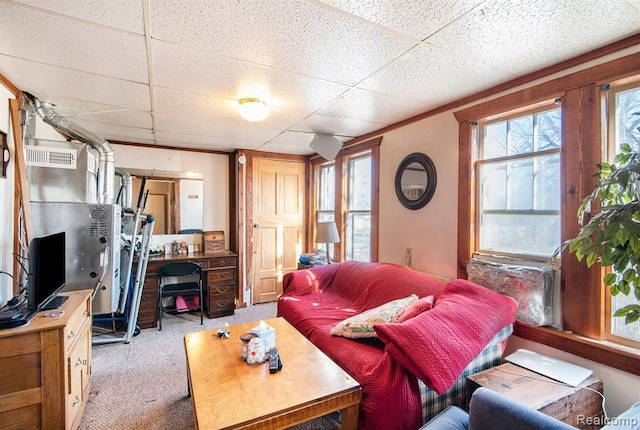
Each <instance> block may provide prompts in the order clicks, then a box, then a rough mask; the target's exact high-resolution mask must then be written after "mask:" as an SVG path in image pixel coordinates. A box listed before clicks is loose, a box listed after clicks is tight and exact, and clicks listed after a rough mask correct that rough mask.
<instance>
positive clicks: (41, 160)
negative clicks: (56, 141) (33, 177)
mask: <svg viewBox="0 0 640 430" xmlns="http://www.w3.org/2000/svg"><path fill="white" fill-rule="evenodd" d="M24 150H25V162H26V165H27V166H36V167H53V168H57V169H74V170H75V169H76V164H77V162H78V151H77V150H76V149H64V148H46V147H41V146H33V145H25V146H24Z"/></svg>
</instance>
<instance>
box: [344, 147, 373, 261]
mask: <svg viewBox="0 0 640 430" xmlns="http://www.w3.org/2000/svg"><path fill="white" fill-rule="evenodd" d="M347 181H348V184H349V186H348V188H347V204H346V210H345V220H346V223H345V225H346V229H345V232H346V234H345V256H346V259H347V260H356V261H365V262H368V261H371V154H370V153H366V154H364V155H360V156H358V157H354V158H351V159H349V160H348V161H347Z"/></svg>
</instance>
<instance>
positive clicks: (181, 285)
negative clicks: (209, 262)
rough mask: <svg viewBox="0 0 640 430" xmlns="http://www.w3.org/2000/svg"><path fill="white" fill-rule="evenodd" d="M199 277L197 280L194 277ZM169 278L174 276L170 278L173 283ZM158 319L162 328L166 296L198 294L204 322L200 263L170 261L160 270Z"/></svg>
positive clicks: (201, 320) (199, 307)
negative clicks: (168, 281)
mask: <svg viewBox="0 0 640 430" xmlns="http://www.w3.org/2000/svg"><path fill="white" fill-rule="evenodd" d="M186 276H189V277H190V279H185V280H183V281H181V280H180V279H175V278H184V277H186ZM195 277H197V280H194V278H195ZM167 278H174V279H172V280H170V281H171V282H173V283H167ZM158 281H159V282H158V288H159V294H158V321H159V322H160V330H162V314H163V311H164V305H163V304H162V299H164V298H165V297H174V298H176V297H178V296H195V295H197V296H198V298H199V299H200V301H199V302H198V307H197V308H196V309H198V310H199V311H200V325H202V324H203V323H204V321H203V318H202V306H203V297H202V295H203V294H202V267H200V265H199V264H198V263H194V262H192V261H181V262H175V263H168V264H165V265H164V266H162V268H161V269H160V270H159V271H158Z"/></svg>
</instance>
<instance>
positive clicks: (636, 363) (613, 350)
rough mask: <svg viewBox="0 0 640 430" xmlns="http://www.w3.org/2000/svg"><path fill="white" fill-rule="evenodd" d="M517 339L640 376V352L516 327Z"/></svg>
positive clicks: (570, 335)
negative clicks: (536, 343)
mask: <svg viewBox="0 0 640 430" xmlns="http://www.w3.org/2000/svg"><path fill="white" fill-rule="evenodd" d="M513 334H515V335H516V336H518V337H521V338H523V339H527V340H530V341H533V342H538V343H541V344H543V345H547V346H551V347H553V348H556V349H560V350H562V351H566V352H569V353H571V354H575V355H578V356H580V357H583V358H586V359H588V360H592V361H595V362H597V363H602V364H605V365H607V366H611V367H613V368H616V369H620V370H623V371H625V372H628V373H631V374H633V375H638V376H640V351H638V350H637V349H635V350H634V348H628V347H622V346H620V345H615V344H612V343H610V342H603V341H598V340H593V339H589V338H586V337H583V336H579V335H576V334H573V333H569V332H566V331H558V330H554V329H551V328H548V327H532V326H528V325H525V324H520V323H516V325H515V329H514V333H513Z"/></svg>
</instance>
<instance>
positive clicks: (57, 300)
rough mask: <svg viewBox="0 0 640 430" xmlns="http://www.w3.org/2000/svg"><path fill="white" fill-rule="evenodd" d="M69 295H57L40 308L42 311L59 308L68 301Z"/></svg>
mask: <svg viewBox="0 0 640 430" xmlns="http://www.w3.org/2000/svg"><path fill="white" fill-rule="evenodd" d="M68 298H69V296H55V297H54V298H52V299H51V300H49V301H48V302H47V303H46V304H45V305H44V306H42V307H41V308H40V310H41V311H50V310H53V309H58V308H59V307H60V306H62V304H63V303H64V302H66V301H67V299H68Z"/></svg>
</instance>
